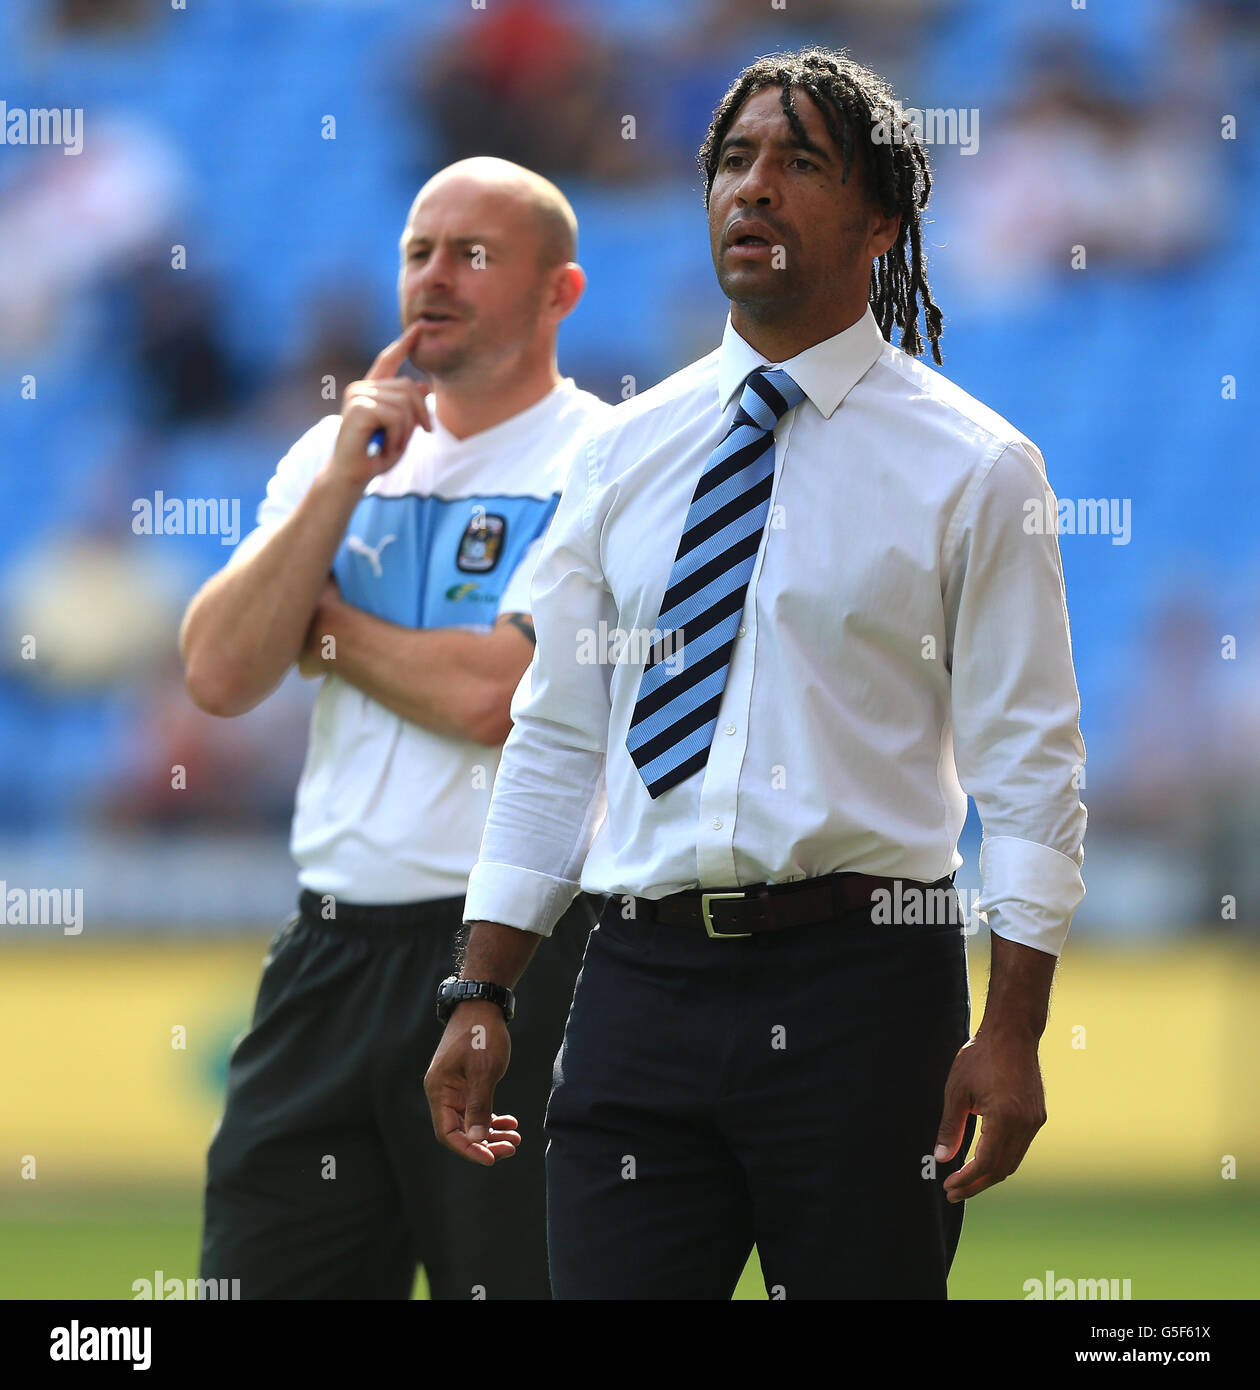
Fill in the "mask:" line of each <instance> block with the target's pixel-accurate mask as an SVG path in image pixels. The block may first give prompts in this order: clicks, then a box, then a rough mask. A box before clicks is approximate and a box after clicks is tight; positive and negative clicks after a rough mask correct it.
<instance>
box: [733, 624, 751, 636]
mask: <svg viewBox="0 0 1260 1390" xmlns="http://www.w3.org/2000/svg"><path fill="white" fill-rule="evenodd" d="M735 636H736V637H747V636H748V629H747V628H746V627H745V626H744V625H743V623H740V625H739V626H738V627H737V628H736V629H735Z"/></svg>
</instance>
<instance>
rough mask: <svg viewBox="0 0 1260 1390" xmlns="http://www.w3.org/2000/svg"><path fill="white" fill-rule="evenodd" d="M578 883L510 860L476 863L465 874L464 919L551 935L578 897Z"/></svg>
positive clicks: (579, 885)
mask: <svg viewBox="0 0 1260 1390" xmlns="http://www.w3.org/2000/svg"><path fill="white" fill-rule="evenodd" d="M580 888H581V884H580V883H574V882H573V881H572V880H571V879H565V878H552V877H551V875H550V874H540V873H536V872H535V871H534V870H533V869H518V868H516V867H514V866H513V865H511V864H487V863H480V864H477V865H476V866H475V867H474V869H473V871H472V873H471V874H469V876H468V896H467V897H466V898H465V899H464V921H465V922H500V923H502V924H503V926H505V927H516V928H517V929H518V930H519V931H532V932H537V933H538V935H539V936H550V935H551V932H552V929H553V928H554V927H555V925H556V923H557V922H558V921H559V920H560V918H561V917H563V916H564V914H565V912H566V910H567V909H568V908H569V906H570V904H571V903H572V902H573V899H574V898H576V897H577V895H578V890H579V889H580Z"/></svg>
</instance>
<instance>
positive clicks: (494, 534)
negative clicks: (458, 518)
mask: <svg viewBox="0 0 1260 1390" xmlns="http://www.w3.org/2000/svg"><path fill="white" fill-rule="evenodd" d="M506 536H507V519H506V518H505V517H502V516H499V515H498V513H497V512H478V513H477V514H476V515H475V516H474V517H473V519H472V520H471V521H470V522H469V523H468V527H467V529H466V530H465V531H464V534H463V535H462V536H461V537H460V541H459V553H458V554H457V555H456V556H455V568H456V569H457V570H459V571H460V572H461V573H462V574H485V573H486V571H487V570H492V569H493V568H494V567H495V565H497V564H498V563H499V556H500V555H502V554H503V542H504V539H505V538H506Z"/></svg>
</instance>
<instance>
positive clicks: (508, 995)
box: [437, 975, 516, 1023]
mask: <svg viewBox="0 0 1260 1390" xmlns="http://www.w3.org/2000/svg"><path fill="white" fill-rule="evenodd" d="M473 999H484V1000H486V1002H487V1003H490V1004H498V1006H499V1007H500V1008H501V1009H502V1010H503V1018H504V1021H505V1022H507V1023H511V1021H512V1018H513V1016H514V1015H515V1013H516V995H514V994H513V993H512V991H511V990H510V989H508V987H507V985H496V984H492V983H491V982H490V981H489V980H461V979H460V978H459V976H458V975H448V976H447V977H446V979H445V980H443V981H442V983H441V984H440V985H438V992H437V1016H438V1022H439V1023H445V1022H446V1021H447V1020H448V1019H449V1018H450V1016H451V1014H452V1012H453V1011H454V1009H455V1006H456V1004H467V1003H468V1002H469V1001H470V1000H473Z"/></svg>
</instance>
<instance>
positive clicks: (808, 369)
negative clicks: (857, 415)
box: [718, 304, 884, 420]
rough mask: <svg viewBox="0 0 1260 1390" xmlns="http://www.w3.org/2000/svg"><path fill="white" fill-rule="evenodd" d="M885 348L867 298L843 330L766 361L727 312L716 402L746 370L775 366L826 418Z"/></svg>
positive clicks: (723, 402) (724, 401) (725, 401)
mask: <svg viewBox="0 0 1260 1390" xmlns="http://www.w3.org/2000/svg"><path fill="white" fill-rule="evenodd" d="M883 350H884V335H883V334H882V333H881V332H880V331H879V325H878V324H877V323H876V322H875V315H874V314H873V313H872V312H871V306H870V305H869V304H868V305H867V306H866V312H865V313H864V314H863V315H862V317H861V318H860V319H858V321H857V322H856V323H854V324H850V326H849V327H848V328H846V329H845V330H844V332H843V333H837V334H836V335H835V337H834V338H825V339H824V340H823V341H822V342H821V343H815V344H814V346H813V347H809V348H806V349H805V351H804V352H798V353H797V354H796V356H795V357H793V358H791V359H790V360H789V361H787V362H767V361H766V359H765V358H764V357H763V356H762V355H761V354H760V353H759V352H758V351H757V350H756V348H754V347H753V346H752V344H751V343H749V342H748V341H747V339H745V338H742V337H740V335H739V334H738V333H737V332H736V331H735V328H734V327H733V325H732V324H731V318H730V315H729V314H728V315H727V316H726V330H725V332H724V333H723V334H722V348H721V352H720V354H719V357H718V405H719V407H720V408H721V409H722V410H725V409H726V407H727V406H728V405H730V403H731V398H732V397H733V396H734V395H735V393H736V392H737V391H738V390H739V388H740V387H741V386H742V385H743V382H744V378H745V377H746V376H747V375H748V373H749V372H751V371H753V370H754V369H755V368H757V367H765V366H774V367H781V368H782V369H783V370H784V371H785V372H787V374H788V375H789V376H790V377H791V378H792V380H793V381H794V382H796V384H797V385H798V386H799V387H800V388H801V390H802V391H804V392H805V394H806V396H808V397H809V399H810V400H811V401H812V402H813V403H814V405H815V406H817V408H818V411H819V413H820V414H821V415H822V417H823V419H825V420H827V419H830V418H831V416H832V414H833V412H834V411H835V409H836V407H837V406H838V405H839V404H840V402H841V401H842V400H844V398H845V397H846V396H847V395H848V394H849V392H850V391H851V390H852V389H853V388H854V387H855V386H856V385H857V384H858V382H859V381H861V379H862V378H863V377H864V376H865V375H866V373H867V372H868V371H870V369H871V367H872V366H874V364H875V363H876V362H877V361H878V360H879V355H880V353H881V352H883Z"/></svg>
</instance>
